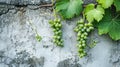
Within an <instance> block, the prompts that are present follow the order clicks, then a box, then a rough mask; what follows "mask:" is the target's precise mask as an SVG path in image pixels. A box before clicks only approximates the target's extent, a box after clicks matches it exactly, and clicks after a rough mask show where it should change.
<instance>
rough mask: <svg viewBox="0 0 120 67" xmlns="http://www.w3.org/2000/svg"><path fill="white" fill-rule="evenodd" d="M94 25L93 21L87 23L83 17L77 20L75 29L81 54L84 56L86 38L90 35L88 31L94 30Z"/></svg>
mask: <svg viewBox="0 0 120 67" xmlns="http://www.w3.org/2000/svg"><path fill="white" fill-rule="evenodd" d="M93 29H94V27H93V25H92V23H85V22H84V19H81V20H79V21H78V22H77V26H76V27H75V28H74V31H75V32H76V33H77V41H78V44H77V47H78V53H79V56H80V57H81V58H82V57H84V56H85V55H86V52H85V48H86V46H87V45H86V40H87V37H88V33H89V32H90V31H91V30H93Z"/></svg>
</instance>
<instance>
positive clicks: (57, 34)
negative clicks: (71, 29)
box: [49, 19, 63, 47]
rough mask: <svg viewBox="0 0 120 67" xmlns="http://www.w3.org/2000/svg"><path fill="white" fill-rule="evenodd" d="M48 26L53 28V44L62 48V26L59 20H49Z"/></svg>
mask: <svg viewBox="0 0 120 67" xmlns="http://www.w3.org/2000/svg"><path fill="white" fill-rule="evenodd" d="M49 24H50V25H51V27H52V28H53V32H54V36H53V42H54V43H55V44H56V45H57V46H60V47H63V39H62V30H61V28H62V24H61V21H60V19H54V20H50V21H49Z"/></svg>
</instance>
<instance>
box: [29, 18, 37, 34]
mask: <svg viewBox="0 0 120 67" xmlns="http://www.w3.org/2000/svg"><path fill="white" fill-rule="evenodd" d="M28 22H29V24H30V25H31V27H32V29H33V30H34V31H35V33H36V34H37V35H39V34H38V32H37V29H36V27H35V26H34V24H33V23H32V21H31V20H28Z"/></svg>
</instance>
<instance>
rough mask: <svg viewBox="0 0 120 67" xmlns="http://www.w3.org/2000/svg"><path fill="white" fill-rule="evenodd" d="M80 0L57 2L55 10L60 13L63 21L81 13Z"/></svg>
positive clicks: (60, 0) (81, 2)
mask: <svg viewBox="0 0 120 67" xmlns="http://www.w3.org/2000/svg"><path fill="white" fill-rule="evenodd" d="M82 4H83V1H82V0H58V1H56V8H55V10H56V11H57V12H58V13H60V15H61V16H62V17H63V18H64V19H70V18H72V17H74V16H77V15H79V14H80V13H81V12H82Z"/></svg>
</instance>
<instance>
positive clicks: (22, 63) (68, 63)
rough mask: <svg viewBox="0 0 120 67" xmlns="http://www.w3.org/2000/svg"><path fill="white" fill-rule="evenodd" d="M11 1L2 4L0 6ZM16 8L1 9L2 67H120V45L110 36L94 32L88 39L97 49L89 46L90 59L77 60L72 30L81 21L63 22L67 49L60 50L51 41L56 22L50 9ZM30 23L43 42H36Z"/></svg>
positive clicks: (0, 41)
mask: <svg viewBox="0 0 120 67" xmlns="http://www.w3.org/2000/svg"><path fill="white" fill-rule="evenodd" d="M10 1H12V0H0V3H3V2H4V3H8V2H10ZM15 1H17V0H15ZM19 1H21V2H22V0H19ZM23 1H25V0H23ZM26 1H27V0H26ZM29 1H32V0H29ZM34 1H36V2H37V1H39V0H34ZM88 1H90V0H88ZM88 1H87V2H88ZM90 2H92V1H90ZM14 5H15V4H12V5H10V4H9V5H8V4H1V5H0V67H120V61H119V60H120V48H119V47H120V42H119V41H117V42H115V41H113V40H111V39H110V38H109V36H107V35H103V36H99V35H98V33H97V30H95V31H93V32H91V34H90V36H89V39H88V41H90V40H91V39H93V40H95V41H97V42H98V43H97V44H96V46H95V47H93V48H90V47H89V44H88V48H87V49H86V51H87V53H88V55H87V56H86V57H84V58H79V57H78V56H77V47H76V44H77V42H76V33H75V32H74V31H73V28H74V27H75V25H76V21H77V20H78V19H80V17H79V18H75V19H72V20H69V21H62V25H63V28H62V30H63V39H64V47H63V48H60V47H57V46H55V44H54V43H53V41H52V36H53V32H52V29H51V28H50V25H49V23H48V21H49V20H50V19H54V17H53V14H52V12H51V7H41V8H38V7H39V6H38V5H34V4H33V5H27V6H21V7H16V6H14ZM29 20H31V21H32V22H33V24H34V25H35V26H36V28H37V31H38V33H39V34H40V35H41V36H42V40H41V42H37V41H36V39H35V32H34V31H33V30H32V28H31V25H30V24H29Z"/></svg>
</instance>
